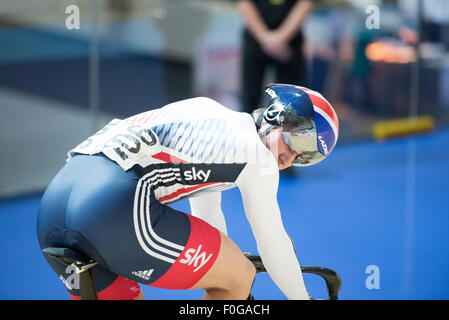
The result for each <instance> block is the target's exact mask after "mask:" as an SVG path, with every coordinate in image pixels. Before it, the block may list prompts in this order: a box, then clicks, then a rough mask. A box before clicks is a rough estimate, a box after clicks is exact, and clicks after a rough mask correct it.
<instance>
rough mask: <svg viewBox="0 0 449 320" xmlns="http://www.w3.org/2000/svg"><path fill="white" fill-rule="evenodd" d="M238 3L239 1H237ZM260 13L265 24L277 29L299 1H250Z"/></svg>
mask: <svg viewBox="0 0 449 320" xmlns="http://www.w3.org/2000/svg"><path fill="white" fill-rule="evenodd" d="M237 1H238V0H237ZM250 1H251V2H252V3H254V5H255V6H256V8H257V11H259V14H260V16H261V17H262V19H263V21H264V22H265V24H266V25H267V26H268V28H270V29H276V28H277V27H279V26H280V25H281V24H282V22H283V21H284V19H285V17H287V15H288V13H289V12H290V10H291V9H292V8H293V6H294V5H295V4H296V2H298V1H299V0H250Z"/></svg>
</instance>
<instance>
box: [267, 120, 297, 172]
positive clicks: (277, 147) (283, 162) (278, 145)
mask: <svg viewBox="0 0 449 320" xmlns="http://www.w3.org/2000/svg"><path fill="white" fill-rule="evenodd" d="M262 142H263V143H264V144H265V146H266V147H267V148H268V149H269V150H270V151H271V153H273V155H274V157H275V158H276V160H277V162H278V168H279V170H283V169H286V168H288V167H290V166H292V165H293V162H294V160H295V158H296V157H297V156H298V153H297V152H295V151H292V150H291V149H290V148H289V146H288V145H287V144H286V143H285V142H284V139H283V138H282V129H281V128H276V129H273V130H271V131H270V132H269V133H268V134H267V135H266V136H265V137H264V138H263V139H262Z"/></svg>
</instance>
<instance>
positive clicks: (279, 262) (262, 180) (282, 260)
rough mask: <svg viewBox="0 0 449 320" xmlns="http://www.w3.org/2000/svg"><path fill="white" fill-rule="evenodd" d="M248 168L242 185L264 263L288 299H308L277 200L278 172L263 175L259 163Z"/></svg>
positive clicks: (244, 201)
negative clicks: (257, 165) (257, 166)
mask: <svg viewBox="0 0 449 320" xmlns="http://www.w3.org/2000/svg"><path fill="white" fill-rule="evenodd" d="M276 169H277V168H276ZM245 170H247V172H245V175H246V176H245V177H242V179H240V181H239V189H240V192H241V194H242V199H243V205H244V208H245V212H246V216H247V218H248V221H249V223H250V225H251V228H252V230H253V233H254V237H255V238H256V241H257V249H258V252H259V255H260V257H261V258H262V261H263V264H264V266H265V268H266V269H267V272H268V273H269V275H270V277H271V278H272V279H273V281H274V282H275V283H276V285H277V286H278V287H279V289H280V290H281V291H282V292H283V293H284V294H285V295H286V297H287V298H288V299H298V300H299V299H304V300H308V299H309V295H308V292H307V290H306V287H305V285H304V281H303V277H302V272H301V267H300V265H299V262H298V259H297V257H296V253H295V248H294V245H293V242H292V240H291V238H290V237H289V235H288V234H287V232H286V231H285V229H284V225H283V223H282V218H281V214H280V210H279V206H278V203H277V197H276V196H277V188H278V180H279V173H278V172H276V173H273V174H265V175H263V174H260V173H258V172H257V171H259V169H257V168H256V166H249V167H247V168H245ZM251 171H254V172H251Z"/></svg>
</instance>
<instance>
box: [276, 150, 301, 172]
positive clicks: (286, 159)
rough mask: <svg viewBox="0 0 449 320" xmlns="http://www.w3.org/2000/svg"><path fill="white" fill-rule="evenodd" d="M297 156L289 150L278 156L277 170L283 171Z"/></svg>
mask: <svg viewBox="0 0 449 320" xmlns="http://www.w3.org/2000/svg"><path fill="white" fill-rule="evenodd" d="M297 156H298V153H297V152H295V151H291V150H288V151H285V152H283V153H282V154H280V155H279V161H278V165H279V169H280V170H283V169H285V168H288V167H290V166H292V165H293V163H294V161H295V159H296V157H297Z"/></svg>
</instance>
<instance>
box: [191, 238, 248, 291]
mask: <svg viewBox="0 0 449 320" xmlns="http://www.w3.org/2000/svg"><path fill="white" fill-rule="evenodd" d="M220 236H221V247H220V252H219V255H218V257H217V260H216V261H215V263H214V265H213V266H212V268H211V269H210V270H209V272H208V273H207V274H206V275H205V276H204V277H203V278H202V279H201V280H200V281H198V282H197V283H196V284H195V285H194V286H193V287H192V289H214V288H215V289H227V290H231V291H232V290H235V289H237V288H239V287H241V286H247V284H248V282H252V281H253V276H254V273H255V268H254V265H253V264H252V263H251V262H250V261H249V260H248V259H247V258H246V257H245V256H244V255H243V253H242V251H241V250H240V248H239V247H238V246H237V245H236V244H235V243H234V241H232V240H231V239H230V238H229V237H228V236H226V235H225V234H223V233H220Z"/></svg>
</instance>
